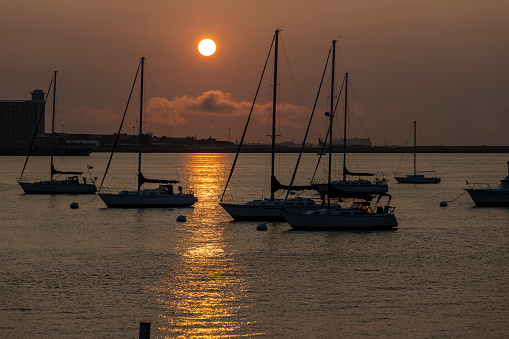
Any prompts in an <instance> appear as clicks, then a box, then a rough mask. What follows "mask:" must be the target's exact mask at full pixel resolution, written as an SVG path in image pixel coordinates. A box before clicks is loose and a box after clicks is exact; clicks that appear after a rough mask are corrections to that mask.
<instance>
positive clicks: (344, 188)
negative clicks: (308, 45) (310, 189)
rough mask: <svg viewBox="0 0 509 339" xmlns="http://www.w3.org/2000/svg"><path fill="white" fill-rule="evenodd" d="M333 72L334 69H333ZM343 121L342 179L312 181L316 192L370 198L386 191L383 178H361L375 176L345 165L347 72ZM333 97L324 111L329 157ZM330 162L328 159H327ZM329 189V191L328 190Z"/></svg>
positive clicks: (330, 150)
mask: <svg viewBox="0 0 509 339" xmlns="http://www.w3.org/2000/svg"><path fill="white" fill-rule="evenodd" d="M334 64H335V60H334V59H333V60H332V69H333V70H334V67H335V66H334ZM333 72H334V71H333ZM344 84H345V121H344V133H343V178H342V180H336V181H331V182H329V183H326V184H323V183H314V182H312V185H313V186H314V187H315V188H316V190H317V191H318V192H320V193H321V194H329V195H331V194H335V195H336V196H337V197H343V198H354V197H357V198H362V199H372V198H373V196H376V195H378V194H382V193H386V192H387V191H388V190H389V186H388V185H387V181H386V180H385V179H379V178H375V180H374V181H370V180H366V179H362V178H360V177H368V176H375V174H374V173H366V172H362V173H361V172H357V173H356V172H350V171H349V170H348V169H347V167H346V158H347V151H346V148H347V135H346V131H347V117H348V109H347V107H348V73H346V74H345V83H344ZM332 101H333V99H331V112H326V116H328V117H329V119H330V125H329V126H330V128H329V131H328V137H329V158H330V157H331V154H332V120H333V118H334V116H335V114H334V111H333V109H334V107H333V103H332ZM329 163H330V159H329ZM348 176H357V177H359V178H358V179H356V180H349V179H348ZM329 191H330V192H329Z"/></svg>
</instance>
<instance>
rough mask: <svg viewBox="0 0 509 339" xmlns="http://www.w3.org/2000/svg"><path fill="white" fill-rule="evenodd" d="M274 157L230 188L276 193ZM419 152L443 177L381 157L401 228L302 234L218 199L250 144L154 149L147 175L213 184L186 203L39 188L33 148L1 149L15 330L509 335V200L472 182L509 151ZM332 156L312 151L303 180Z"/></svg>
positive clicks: (2, 287) (98, 170)
mask: <svg viewBox="0 0 509 339" xmlns="http://www.w3.org/2000/svg"><path fill="white" fill-rule="evenodd" d="M136 156H137V154H129V153H123V154H116V155H115V157H114V158H113V162H112V166H111V168H110V173H111V176H108V177H107V178H106V181H105V184H104V185H105V186H108V187H110V188H111V187H118V188H120V187H125V186H126V185H130V186H131V188H133V186H135V180H136V178H135V176H136V166H137V162H136ZM268 156H269V155H266V154H242V155H241V156H240V158H239V163H238V166H237V169H236V171H235V174H234V176H233V179H232V181H231V184H230V185H229V189H228V192H227V194H228V195H233V196H235V197H236V199H237V200H236V201H237V202H240V201H247V199H249V198H253V197H257V198H260V197H262V195H264V196H265V197H267V196H268V191H267V190H266V189H265V188H266V187H267V185H268V183H269V178H268V175H267V169H266V168H267V164H268ZM418 156H419V163H418V164H419V167H420V166H422V167H423V168H422V169H427V168H424V167H427V166H428V165H434V168H435V169H436V170H437V174H438V175H439V176H440V177H441V178H442V182H441V183H440V184H434V185H413V184H398V183H396V181H395V180H394V179H393V174H394V171H395V170H396V168H397V167H398V164H399V163H400V159H401V155H400V154H379V155H377V156H376V160H375V165H376V166H375V167H377V169H378V170H380V172H383V173H386V177H387V178H388V179H389V193H390V194H391V195H392V201H391V205H392V206H395V207H396V217H397V219H398V223H399V228H398V229H397V230H394V231H385V232H300V231H292V230H291V227H290V226H289V225H288V224H287V223H286V222H266V224H267V227H268V230H267V231H264V232H260V231H257V225H258V223H259V222H249V221H246V222H233V221H232V219H231V218H230V217H229V216H228V214H227V213H226V212H225V211H224V210H222V208H221V207H220V206H219V205H218V201H219V196H220V195H221V194H222V191H223V189H224V185H225V183H226V180H227V178H228V175H229V171H230V167H231V164H232V162H233V159H234V154H211V153H187V154H147V155H145V156H144V166H145V168H144V171H143V173H144V175H145V176H146V177H148V178H158V179H177V180H180V181H181V183H180V184H181V185H182V186H183V187H184V188H188V187H190V188H192V190H193V191H194V193H195V195H196V196H197V197H198V199H199V201H198V202H197V203H196V204H195V205H194V207H192V208H179V209H170V208H163V209H136V208H135V209H112V208H106V206H105V205H104V203H103V202H102V201H101V200H100V199H99V198H97V197H96V196H95V195H26V194H23V191H22V190H21V188H20V187H18V186H17V185H16V177H18V176H19V175H20V172H21V169H22V167H23V163H24V161H25V158H24V157H0V218H1V219H0V291H1V292H0V293H1V298H0V335H1V336H2V337H4V338H92V337H107V338H137V336H138V329H139V323H140V322H151V324H152V328H151V337H152V338H236V337H259V338H316V337H320V338H340V337H350V338H352V337H353V338H355V337H386V338H394V337H400V338H507V337H509V265H508V264H507V262H508V259H509V246H508V239H509V208H476V207H474V204H473V202H472V200H471V199H470V197H469V196H468V194H466V193H465V194H462V193H463V192H464V191H463V189H464V188H467V187H468V186H467V184H466V180H468V181H469V182H491V183H497V182H499V180H501V179H502V178H503V177H505V176H506V174H507V165H506V162H507V161H508V160H509V158H508V156H507V155H506V154H427V155H418ZM108 157H109V154H106V153H92V154H91V156H90V157H65V158H59V159H57V165H56V167H57V169H60V170H67V169H68V170H74V169H75V166H76V165H77V164H80V166H82V167H84V166H85V165H86V164H89V165H92V166H93V167H94V168H93V169H92V174H93V175H95V176H97V177H99V179H98V184H99V183H100V181H101V179H102V175H103V172H104V169H105V167H106V164H107V162H108ZM284 157H285V160H280V161H279V162H278V173H281V174H280V175H279V177H278V179H279V181H280V182H282V183H288V182H289V180H290V178H291V172H292V171H293V167H294V165H295V160H296V158H297V155H296V154H287V155H284ZM372 157H373V156H372V155H367V154H366V155H365V154H356V155H355V156H354V157H352V162H353V163H352V166H351V167H359V168H360V170H371V168H370V166H371V165H370V164H372V159H371V158H372ZM368 158H369V159H368ZM317 159H318V155H316V154H305V155H304V156H303V160H302V165H301V167H300V169H299V174H298V176H297V181H298V182H297V184H299V183H301V184H304V183H306V181H309V179H310V178H311V177H312V175H313V172H314V170H315V165H316V161H317ZM421 159H422V160H421ZM368 160H369V161H368ZM407 160H408V163H409V164H411V162H412V160H411V158H408V159H407ZM405 163H406V162H405ZM364 164H366V165H364ZM340 166H341V163H340V162H339V163H338V165H337V166H335V167H340ZM363 166H364V167H363ZM349 169H350V168H349ZM353 169H355V168H352V170H353ZM85 171H86V167H85ZM408 171H410V169H408V170H407V172H408ZM317 172H318V173H319V175H323V169H321V168H320V169H319V170H318V171H317ZM25 173H26V175H27V176H29V177H35V178H39V179H46V178H48V177H49V160H48V159H47V158H46V157H32V158H31V159H30V161H29V165H28V167H27V169H26V172H25ZM408 173H409V172H408ZM408 173H407V174H408ZM338 175H339V174H336V179H337V178H338ZM238 197H243V200H242V199H240V198H238ZM441 201H448V206H447V207H440V202H441ZM72 202H77V203H78V204H79V208H78V209H71V208H70V204H71V203H72ZM179 215H184V216H186V219H187V221H185V222H177V221H176V219H177V216H179Z"/></svg>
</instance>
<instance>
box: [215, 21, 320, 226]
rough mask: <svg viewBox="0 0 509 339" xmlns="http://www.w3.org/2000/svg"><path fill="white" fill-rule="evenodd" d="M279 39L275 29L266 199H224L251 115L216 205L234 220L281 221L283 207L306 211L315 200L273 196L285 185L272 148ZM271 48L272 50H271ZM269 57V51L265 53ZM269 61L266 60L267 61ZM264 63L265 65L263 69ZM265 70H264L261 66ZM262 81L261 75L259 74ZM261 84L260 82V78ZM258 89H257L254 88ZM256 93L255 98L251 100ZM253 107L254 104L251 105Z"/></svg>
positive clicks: (302, 187)
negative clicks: (269, 163)
mask: <svg viewBox="0 0 509 339" xmlns="http://www.w3.org/2000/svg"><path fill="white" fill-rule="evenodd" d="M278 40H279V29H277V30H276V31H275V34H274V38H273V46H274V81H273V88H272V89H273V94H272V100H273V101H272V134H271V139H272V149H271V172H270V198H266V199H255V200H252V201H248V202H246V203H238V202H237V201H235V200H234V199H233V198H231V197H227V196H225V192H226V189H227V187H228V183H229V182H230V179H231V177H232V174H233V171H234V169H235V164H236V162H237V159H238V156H239V153H240V150H241V148H242V145H243V143H244V138H245V134H246V130H247V127H248V124H249V121H250V118H251V113H252V108H251V112H250V114H249V117H248V120H247V123H246V127H245V129H244V133H243V135H242V138H241V141H240V143H239V148H238V151H237V155H236V156H235V160H234V162H233V165H232V168H231V170H230V175H229V178H228V181H227V183H226V185H225V188H224V191H223V194H222V195H221V198H220V202H219V205H221V207H223V209H224V210H225V211H226V212H228V214H229V215H230V216H231V217H232V218H233V219H234V220H283V216H282V215H281V209H282V208H283V207H284V208H285V209H289V210H297V211H306V210H307V209H309V208H313V207H315V206H316V205H317V204H316V202H315V200H313V199H309V198H290V199H287V200H286V203H285V199H278V198H276V197H275V193H276V192H277V191H278V190H287V189H288V186H284V185H282V184H280V183H279V181H278V180H277V178H276V175H275V169H274V168H275V145H276V111H277V109H276V106H277V85H278V84H277V80H278V67H277V66H278V44H279V42H278ZM271 49H272V48H271ZM269 56H270V51H269ZM268 59H269V58H268V57H267V60H268ZM266 65H267V64H265V66H266ZM264 71H265V67H264ZM262 79H263V73H262ZM260 83H261V79H260ZM258 88H259V87H258ZM257 94H258V91H257V93H256V95H255V101H256V96H257ZM253 106H254V102H253ZM305 189H312V187H311V186H301V187H296V186H294V188H293V190H305Z"/></svg>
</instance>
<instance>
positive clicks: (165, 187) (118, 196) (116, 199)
mask: <svg viewBox="0 0 509 339" xmlns="http://www.w3.org/2000/svg"><path fill="white" fill-rule="evenodd" d="M144 64H145V58H143V57H142V58H141V62H140V65H139V68H138V70H140V69H141V74H140V112H139V113H140V116H139V119H140V120H139V122H140V125H139V133H138V140H139V149H138V188H137V190H131V191H130V190H124V191H120V192H118V193H105V192H101V188H102V183H103V182H104V178H105V177H106V174H107V173H108V168H109V166H110V163H111V159H112V157H113V154H114V152H115V146H116V144H117V141H118V136H119V135H120V131H121V130H122V125H123V122H124V119H122V122H121V124H120V128H119V131H118V133H117V139H116V141H115V145H114V147H113V151H112V153H111V155H110V160H109V162H108V165H107V167H106V171H105V173H104V177H103V180H102V183H101V187H100V188H99V197H100V198H101V199H102V200H103V201H104V203H105V204H106V206H108V207H187V206H191V205H193V204H194V203H195V202H196V201H198V199H197V198H195V196H194V195H193V193H192V192H191V193H184V192H183V191H182V187H181V186H178V192H174V189H173V185H174V184H178V183H179V182H178V181H177V180H163V179H147V178H145V177H144V176H143V174H142V172H141V168H142V166H141V165H142V153H143V152H142V135H143V134H142V123H143V71H144ZM137 76H138V72H137V73H136V77H137ZM135 83H136V79H135ZM133 87H134V84H133ZM131 93H132V91H131ZM126 112H127V108H126ZM124 118H125V113H124ZM146 183H155V184H159V187H157V188H149V189H142V188H141V187H142V185H143V184H146Z"/></svg>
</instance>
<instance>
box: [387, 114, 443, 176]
mask: <svg viewBox="0 0 509 339" xmlns="http://www.w3.org/2000/svg"><path fill="white" fill-rule="evenodd" d="M412 129H413V131H414V173H413V174H409V175H407V176H404V177H403V176H397V175H396V176H394V179H396V180H397V181H398V182H399V183H400V184H438V183H439V182H440V178H439V177H437V176H436V173H435V171H420V172H419V173H418V172H417V165H416V164H417V161H416V158H417V122H416V121H414V124H413V126H412ZM424 172H432V173H435V176H434V177H426V176H424V174H420V173H424Z"/></svg>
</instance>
